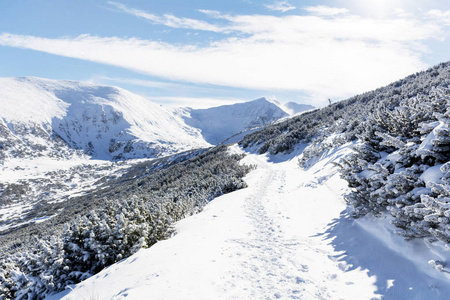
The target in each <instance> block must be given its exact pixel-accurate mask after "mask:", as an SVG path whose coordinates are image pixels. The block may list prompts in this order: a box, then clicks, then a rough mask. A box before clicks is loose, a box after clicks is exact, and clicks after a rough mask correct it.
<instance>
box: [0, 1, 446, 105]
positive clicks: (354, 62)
mask: <svg viewBox="0 0 450 300" xmlns="http://www.w3.org/2000/svg"><path fill="white" fill-rule="evenodd" d="M449 33H450V1H440V0H439V1H437V0H427V1H425V0H423V1H422V0H421V1H419V0H329V1H326V0H325V1H320V0H317V1H300V0H298V1H295V0H289V1H272V0H270V1H269V0H267V1H254V0H239V1H238V0H228V1H202V0H190V1H185V0H165V1H142V0H141V1H137V0H135V1H134V0H128V1H120V0H117V1H98V0H95V1H94V0H77V1H73V0H59V1H56V0H51V1H50V0H40V1H35V0H2V1H0V77H15V76H38V77H44V78H53V79H71V80H83V81H90V82H94V83H99V84H107V85H115V86H120V87H123V88H125V89H128V90H131V91H133V92H136V93H138V94H141V95H144V96H146V97H148V98H149V99H150V100H152V101H155V102H159V103H162V104H168V105H182V106H192V107H207V106H214V105H222V104H227V103H232V102H237V101H243V100H252V99H256V98H258V97H262V96H266V97H269V98H276V99H278V100H279V101H280V102H287V101H295V102H298V103H308V104H313V105H316V106H322V105H325V104H326V103H327V99H328V98H331V99H333V100H340V99H345V98H347V97H349V96H352V95H355V94H358V93H362V92H365V91H368V90H371V89H374V88H377V87H380V86H383V85H386V84H388V83H390V82H392V81H394V80H397V79H400V78H402V77H405V76H407V75H409V74H411V73H414V72H416V71H420V70H423V69H425V68H427V67H429V66H432V65H435V64H437V63H440V62H444V61H448V60H450V43H449Z"/></svg>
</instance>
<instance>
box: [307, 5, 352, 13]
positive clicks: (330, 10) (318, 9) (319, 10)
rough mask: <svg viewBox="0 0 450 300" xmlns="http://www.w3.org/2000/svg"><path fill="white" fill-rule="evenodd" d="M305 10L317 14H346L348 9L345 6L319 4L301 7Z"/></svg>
mask: <svg viewBox="0 0 450 300" xmlns="http://www.w3.org/2000/svg"><path fill="white" fill-rule="evenodd" d="M303 9H304V10H306V11H307V12H309V13H311V14H314V15H318V16H336V15H342V14H347V13H349V12H350V11H349V10H348V9H346V8H337V7H330V6H325V5H319V6H307V7H304V8H303Z"/></svg>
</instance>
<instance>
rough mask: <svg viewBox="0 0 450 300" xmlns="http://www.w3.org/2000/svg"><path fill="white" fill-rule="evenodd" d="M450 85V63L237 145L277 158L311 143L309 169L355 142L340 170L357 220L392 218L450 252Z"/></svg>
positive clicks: (411, 234) (402, 230)
mask: <svg viewBox="0 0 450 300" xmlns="http://www.w3.org/2000/svg"><path fill="white" fill-rule="evenodd" d="M449 87H450V63H442V64H439V65H437V66H435V67H433V68H431V69H429V70H426V71H423V72H419V73H416V74H413V75H411V76H408V77H406V78H405V79H402V80H399V81H396V82H394V83H392V84H390V85H388V86H386V87H383V88H379V89H377V90H374V91H371V92H367V93H364V94H361V95H358V96H355V97H352V98H350V99H348V100H345V101H341V102H338V103H334V104H332V105H329V106H327V107H325V108H322V109H318V110H315V111H312V112H308V113H304V114H302V115H300V116H297V117H294V118H291V119H289V120H287V121H285V122H281V123H277V124H273V125H270V126H268V127H266V128H265V129H263V130H260V131H258V132H255V133H253V134H250V135H248V136H246V137H245V138H244V139H243V140H241V141H240V143H239V144H240V145H242V146H243V147H244V148H246V147H256V148H257V149H258V151H259V153H265V152H269V153H270V154H276V153H279V152H289V151H292V150H293V149H294V148H295V147H296V146H297V145H298V144H299V143H300V142H304V143H309V146H308V147H307V148H306V149H305V150H304V151H303V155H302V156H301V158H300V160H299V163H300V165H301V166H303V167H308V166H310V165H311V164H313V163H314V161H315V160H316V159H317V157H319V156H321V155H322V154H323V153H325V151H328V150H329V149H331V148H334V147H337V146H340V145H343V144H345V143H347V142H353V143H354V146H353V149H354V153H353V154H351V155H350V156H348V157H346V158H344V159H343V160H342V162H341V164H340V167H341V174H342V178H344V179H345V180H347V181H348V183H349V186H350V187H351V191H352V192H351V193H350V194H349V195H347V196H346V200H347V202H348V204H349V205H350V206H351V207H352V208H353V216H354V217H359V216H363V215H365V214H368V213H372V214H374V215H376V216H378V215H380V214H383V213H389V214H390V215H391V216H392V223H393V224H394V225H395V226H397V227H398V231H397V233H398V234H400V235H402V236H404V237H406V238H408V239H410V238H426V239H427V240H428V241H429V242H439V243H442V244H443V245H444V246H445V247H446V249H450V231H449V225H450V223H449V220H450V162H449V159H450V88H449ZM436 268H438V269H439V266H437V267H436Z"/></svg>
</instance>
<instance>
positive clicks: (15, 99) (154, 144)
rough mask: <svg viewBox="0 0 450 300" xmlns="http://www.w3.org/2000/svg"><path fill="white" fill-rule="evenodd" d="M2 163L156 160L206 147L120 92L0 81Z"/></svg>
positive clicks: (172, 120) (175, 121)
mask: <svg viewBox="0 0 450 300" xmlns="http://www.w3.org/2000/svg"><path fill="white" fill-rule="evenodd" d="M0 89H1V90H2V94H1V97H0V105H1V106H2V110H1V111H0V118H1V120H2V123H0V127H1V131H0V134H1V136H0V138H1V141H2V142H3V147H2V149H1V152H2V155H3V157H6V156H11V157H18V156H39V155H55V156H61V152H60V150H61V148H64V147H63V144H64V142H65V143H66V146H67V147H66V149H67V150H66V151H69V150H68V149H70V148H72V149H77V150H81V151H82V152H84V153H85V154H88V155H90V156H93V157H95V158H100V159H107V160H110V159H121V158H139V157H157V156H162V155H168V154H173V153H176V152H180V151H183V150H187V149H192V148H198V147H205V146H208V143H206V142H205V141H204V140H203V139H202V137H201V135H200V134H199V131H198V130H196V129H195V128H192V127H189V126H186V124H184V122H183V120H182V119H181V118H177V117H176V116H174V115H172V114H171V113H170V112H169V111H167V110H165V109H164V108H162V107H160V106H159V105H156V104H154V103H152V102H150V101H147V100H145V99H144V98H142V97H140V96H137V95H135V94H132V93H130V92H127V91H125V90H123V89H119V88H115V87H108V86H98V85H92V84H88V83H81V82H75V81H55V80H47V79H39V78H33V77H30V78H1V79H0Z"/></svg>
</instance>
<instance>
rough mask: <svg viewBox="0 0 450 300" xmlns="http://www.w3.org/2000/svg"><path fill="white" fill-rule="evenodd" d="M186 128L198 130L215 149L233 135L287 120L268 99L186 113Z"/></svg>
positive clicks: (284, 113) (186, 111) (285, 114)
mask: <svg viewBox="0 0 450 300" xmlns="http://www.w3.org/2000/svg"><path fill="white" fill-rule="evenodd" d="M181 114H182V116H183V118H184V120H185V122H186V124H188V125H190V126H192V127H195V128H199V129H200V130H201V133H202V136H203V138H204V139H205V140H206V141H207V142H208V143H210V144H213V145H217V144H219V143H220V142H222V141H224V140H225V139H227V138H229V137H231V136H232V135H234V134H236V133H238V132H241V131H244V130H247V129H251V128H253V127H257V126H261V125H264V124H267V123H270V122H273V121H276V120H278V119H280V118H283V117H286V116H288V114H287V113H286V112H285V111H283V110H282V109H281V108H280V107H279V106H278V105H277V104H275V103H272V102H271V101H270V100H268V99H267V98H260V99H256V100H253V101H249V102H245V103H237V104H232V105H223V106H219V107H213V108H208V109H190V108H188V109H186V110H185V111H184V113H181Z"/></svg>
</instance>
